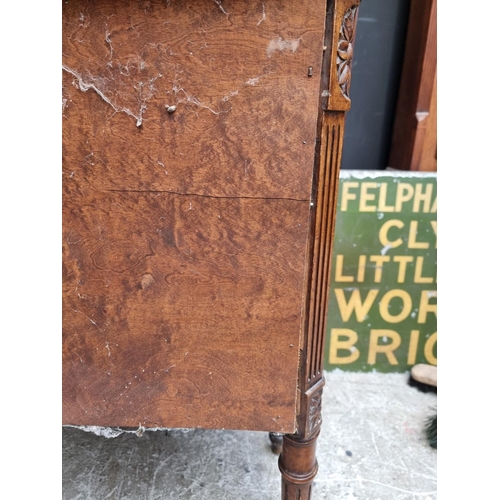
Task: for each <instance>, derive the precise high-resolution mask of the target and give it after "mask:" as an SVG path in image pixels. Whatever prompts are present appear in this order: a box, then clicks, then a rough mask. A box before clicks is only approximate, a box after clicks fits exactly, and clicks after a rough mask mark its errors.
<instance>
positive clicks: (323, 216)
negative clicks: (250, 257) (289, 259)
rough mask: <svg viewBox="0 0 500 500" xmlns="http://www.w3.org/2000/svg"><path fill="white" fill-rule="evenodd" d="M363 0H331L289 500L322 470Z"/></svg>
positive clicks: (287, 444)
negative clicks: (347, 131) (328, 352)
mask: <svg viewBox="0 0 500 500" xmlns="http://www.w3.org/2000/svg"><path fill="white" fill-rule="evenodd" d="M359 4H360V0H337V1H335V2H333V1H331V2H328V7H327V20H326V32H325V50H324V58H323V71H322V80H321V81H322V92H321V102H320V106H321V110H320V115H319V122H318V133H317V137H318V138H319V140H318V141H317V151H316V168H315V178H314V192H315V196H314V207H313V214H314V231H313V233H312V236H311V239H310V242H309V243H310V247H309V255H310V261H309V262H310V264H309V280H310V281H309V282H310V286H309V297H308V300H307V312H306V315H305V325H304V332H305V334H304V338H303V345H302V350H301V353H302V357H301V365H300V369H299V381H298V382H299V390H300V403H299V404H300V408H299V412H298V417H297V432H296V433H295V434H285V436H284V438H283V450H282V453H281V455H280V458H279V461H278V464H279V469H280V471H281V474H282V499H283V500H299V499H300V500H308V499H310V498H311V494H312V484H313V479H314V477H315V476H316V473H317V471H318V462H317V460H316V442H317V439H318V436H319V433H320V428H321V396H322V393H323V386H324V383H325V381H324V378H323V356H324V339H325V325H326V314H327V304H328V291H329V281H330V270H331V256H332V244H333V231H334V223H335V212H336V205H337V187H338V177H339V170H340V164H341V159H342V143H343V138H344V120H345V112H346V111H347V110H348V109H349V108H350V104H351V100H350V98H349V87H350V80H351V62H352V56H353V45H354V38H355V28H356V20H357V12H358V7H359Z"/></svg>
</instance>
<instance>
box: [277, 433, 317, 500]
mask: <svg viewBox="0 0 500 500" xmlns="http://www.w3.org/2000/svg"><path fill="white" fill-rule="evenodd" d="M318 435H319V429H318V431H317V432H316V433H314V435H312V436H311V437H309V438H308V439H301V438H300V437H298V436H296V435H294V434H285V436H284V437H283V451H282V453H281V455H280V458H279V461H278V466H279V468H280V471H281V474H282V476H281V477H282V482H281V498H282V500H310V499H311V492H312V483H313V479H314V477H315V476H316V473H317V472H318V462H317V460H316V441H317V439H318Z"/></svg>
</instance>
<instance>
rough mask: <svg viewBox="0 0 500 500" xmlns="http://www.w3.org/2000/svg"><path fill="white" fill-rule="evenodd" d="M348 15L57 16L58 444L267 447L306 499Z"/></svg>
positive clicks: (330, 6)
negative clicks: (149, 435) (210, 439)
mask: <svg viewBox="0 0 500 500" xmlns="http://www.w3.org/2000/svg"><path fill="white" fill-rule="evenodd" d="M358 3H359V1H358V0H350V1H346V0H337V1H326V0H262V1H261V0H259V1H253V0H232V1H229V0H220V1H219V0H148V1H138V0H137V1H136V0H123V1H118V0H116V1H115V0H67V1H65V2H64V3H63V9H62V11H63V20H62V22H63V24H62V27H63V72H62V86H63V99H62V123H63V142H62V146H63V348H62V353H63V425H76V426H99V427H121V428H129V429H130V428H136V429H142V428H144V429H158V428H198V427H199V428H210V429H239V430H260V431H268V432H270V433H274V434H273V437H274V438H275V437H276V434H284V438H283V444H282V452H281V455H280V458H279V469H280V470H281V473H282V478H283V483H282V484H283V487H282V491H283V493H282V495H283V498H284V499H298V498H301V499H306V498H310V495H311V485H312V480H313V478H314V476H315V474H316V471H317V462H316V458H315V443H316V439H317V437H318V434H319V431H320V425H321V392H322V387H323V383H324V380H323V376H322V359H323V346H324V328H325V316H326V304H327V296H328V278H329V273H330V260H331V249H332V239H333V227H334V216H335V200H336V184H337V177H338V169H339V165H340V160H341V154H342V139H343V130H344V114H345V111H347V110H348V109H349V106H350V99H349V84H350V71H351V59H352V50H353V41H354V31H355V24H356V13H357V8H358ZM242 497H244V492H242Z"/></svg>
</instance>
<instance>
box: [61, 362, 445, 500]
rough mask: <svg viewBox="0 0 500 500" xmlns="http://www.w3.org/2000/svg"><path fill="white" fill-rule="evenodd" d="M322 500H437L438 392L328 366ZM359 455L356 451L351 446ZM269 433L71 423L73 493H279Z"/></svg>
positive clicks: (67, 486)
mask: <svg viewBox="0 0 500 500" xmlns="http://www.w3.org/2000/svg"><path fill="white" fill-rule="evenodd" d="M325 376H326V382H327V383H326V387H325V390H324V393H323V412H322V414H323V425H322V431H321V434H320V437H319V442H318V450H317V458H318V462H319V472H318V475H317V476H316V479H315V484H314V488H313V499H314V500H327V499H328V500H330V499H332V500H348V499H349V500H354V499H356V500H389V499H390V500H403V499H404V500H435V499H436V498H437V491H436V490H437V484H436V483H437V477H436V473H437V471H436V469H437V452H436V450H434V449H432V448H431V447H430V446H429V445H428V444H427V442H426V440H425V435H424V425H425V419H426V418H427V417H428V416H430V415H431V414H432V412H433V409H434V408H435V407H436V405H437V397H436V394H434V393H422V392H419V391H418V390H417V389H415V388H413V387H409V386H408V385H407V383H406V381H407V378H408V375H407V374H382V373H350V372H342V371H340V370H335V371H333V372H328V373H326V374H325ZM348 452H349V453H348ZM280 485H281V477H280V473H279V470H278V466H277V457H276V455H274V454H273V453H272V452H271V450H270V446H269V441H268V436H267V433H264V432H244V431H214V430H199V429H197V430H190V431H183V430H173V431H169V432H168V434H166V433H165V432H164V431H155V432H150V431H147V432H145V433H144V434H143V435H142V436H141V437H138V436H137V435H135V434H130V433H124V434H121V435H120V436H118V437H115V438H105V437H102V436H97V435H95V434H93V433H91V432H85V431H82V430H80V429H76V428H68V427H65V428H63V495H62V498H63V500H78V499H82V500H84V499H87V500H104V499H116V500H156V499H157V500H160V499H162V500H167V499H176V500H184V499H192V500H202V499H203V500H225V499H226V500H239V499H245V500H271V499H272V500H278V499H279V498H280Z"/></svg>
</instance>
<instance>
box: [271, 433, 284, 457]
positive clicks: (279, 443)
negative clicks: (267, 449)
mask: <svg viewBox="0 0 500 500" xmlns="http://www.w3.org/2000/svg"><path fill="white" fill-rule="evenodd" d="M269 440H270V441H271V450H272V452H273V453H274V454H275V455H279V454H280V453H281V451H282V450H283V434H280V433H278V432H270V433H269Z"/></svg>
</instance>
